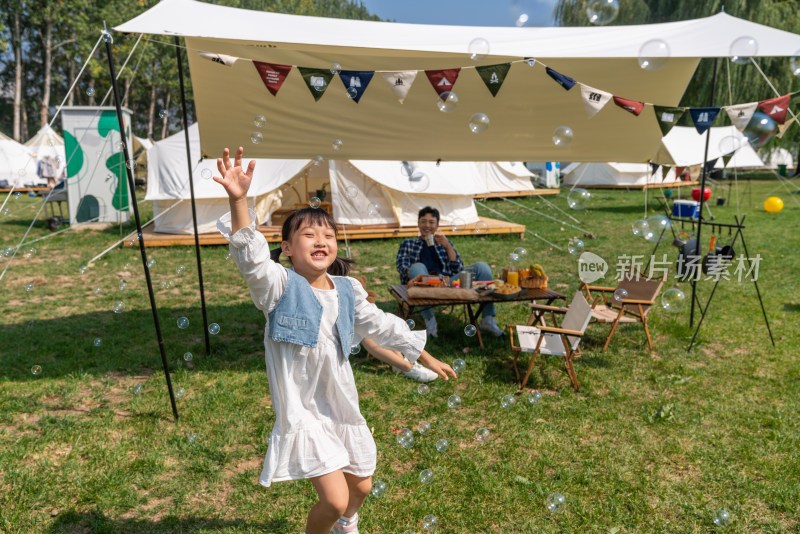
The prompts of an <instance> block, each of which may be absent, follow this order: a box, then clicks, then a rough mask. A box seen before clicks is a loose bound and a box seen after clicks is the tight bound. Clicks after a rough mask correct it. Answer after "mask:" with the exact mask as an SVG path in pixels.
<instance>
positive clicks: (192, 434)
mask: <svg viewBox="0 0 800 534" xmlns="http://www.w3.org/2000/svg"><path fill="white" fill-rule="evenodd" d="M188 437H189V443H194V442H196V441H197V439H198V438H199V437H200V436H198V435H197V432H190V433H189V436H188Z"/></svg>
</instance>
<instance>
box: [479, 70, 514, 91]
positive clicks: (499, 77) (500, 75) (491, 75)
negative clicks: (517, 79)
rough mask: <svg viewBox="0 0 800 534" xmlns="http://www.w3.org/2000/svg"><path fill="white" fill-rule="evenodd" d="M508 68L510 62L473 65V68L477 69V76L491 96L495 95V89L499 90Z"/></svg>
mask: <svg viewBox="0 0 800 534" xmlns="http://www.w3.org/2000/svg"><path fill="white" fill-rule="evenodd" d="M510 68H511V63H500V64H498V65H484V66H482V67H475V70H476V71H478V76H480V77H481V80H483V83H485V84H486V88H487V89H489V92H490V93H492V96H497V91H499V90H500V87H502V85H503V82H504V81H505V80H506V74H508V69H510Z"/></svg>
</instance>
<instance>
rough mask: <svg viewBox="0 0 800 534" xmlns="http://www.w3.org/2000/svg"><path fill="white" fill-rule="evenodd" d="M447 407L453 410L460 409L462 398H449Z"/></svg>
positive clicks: (451, 396)
mask: <svg viewBox="0 0 800 534" xmlns="http://www.w3.org/2000/svg"><path fill="white" fill-rule="evenodd" d="M447 406H449V407H450V408H452V409H453V410H456V409H458V408H459V407H460V406H461V397H459V396H458V395H455V394H454V395H450V396H449V397H447Z"/></svg>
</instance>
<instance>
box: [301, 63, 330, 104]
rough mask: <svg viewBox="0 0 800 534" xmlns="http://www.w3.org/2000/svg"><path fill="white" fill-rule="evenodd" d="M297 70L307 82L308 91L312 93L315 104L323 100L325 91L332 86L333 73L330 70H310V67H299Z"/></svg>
mask: <svg viewBox="0 0 800 534" xmlns="http://www.w3.org/2000/svg"><path fill="white" fill-rule="evenodd" d="M297 70H299V71H300V75H301V76H302V77H303V80H304V81H305V82H306V85H307V86H308V90H309V91H311V95H312V96H313V97H314V102H316V101H318V100H319V99H320V98H322V95H324V94H325V91H326V90H327V89H328V86H329V85H330V84H331V78H333V73H331V71H330V69H309V68H308V67H297Z"/></svg>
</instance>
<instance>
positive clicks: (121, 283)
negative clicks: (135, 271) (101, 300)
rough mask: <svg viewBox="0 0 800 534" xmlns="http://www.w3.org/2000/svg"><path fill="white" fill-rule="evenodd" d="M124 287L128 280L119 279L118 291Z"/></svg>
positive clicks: (126, 285) (126, 286) (126, 287)
mask: <svg viewBox="0 0 800 534" xmlns="http://www.w3.org/2000/svg"><path fill="white" fill-rule="evenodd" d="M126 289H128V282H126V281H125V280H120V281H119V290H120V291H125V290H126Z"/></svg>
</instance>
